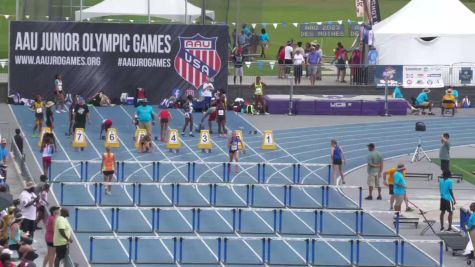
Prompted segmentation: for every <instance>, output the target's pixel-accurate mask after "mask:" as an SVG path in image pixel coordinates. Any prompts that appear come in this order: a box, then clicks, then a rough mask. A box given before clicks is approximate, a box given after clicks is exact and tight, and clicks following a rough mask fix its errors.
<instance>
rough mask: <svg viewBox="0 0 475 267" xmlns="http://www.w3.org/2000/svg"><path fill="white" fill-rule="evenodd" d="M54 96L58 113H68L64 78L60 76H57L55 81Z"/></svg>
mask: <svg viewBox="0 0 475 267" xmlns="http://www.w3.org/2000/svg"><path fill="white" fill-rule="evenodd" d="M54 95H55V100H56V113H60V112H67V109H66V108H65V107H64V103H65V102H66V94H65V93H64V90H63V77H62V76H61V75H59V74H56V76H55V79H54Z"/></svg>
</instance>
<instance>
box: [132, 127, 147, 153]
mask: <svg viewBox="0 0 475 267" xmlns="http://www.w3.org/2000/svg"><path fill="white" fill-rule="evenodd" d="M146 135H147V130H145V129H140V128H137V129H136V130H135V149H137V150H140V140H142V138H143V137H144V136H146Z"/></svg>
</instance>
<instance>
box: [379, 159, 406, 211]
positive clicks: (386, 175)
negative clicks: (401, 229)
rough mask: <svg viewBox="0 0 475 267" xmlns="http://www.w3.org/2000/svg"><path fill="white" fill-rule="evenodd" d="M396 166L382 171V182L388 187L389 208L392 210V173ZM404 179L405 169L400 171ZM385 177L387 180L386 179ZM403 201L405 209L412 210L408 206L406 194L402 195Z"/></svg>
mask: <svg viewBox="0 0 475 267" xmlns="http://www.w3.org/2000/svg"><path fill="white" fill-rule="evenodd" d="M396 171H397V168H396V167H394V168H391V169H389V170H387V171H385V172H384V173H383V184H384V185H386V186H387V187H388V188H389V196H390V198H389V210H394V200H395V198H394V173H396ZM402 175H403V176H404V179H405V178H406V171H403V172H402ZM386 178H387V180H386ZM404 202H405V203H406V211H413V209H412V208H411V207H409V199H408V198H407V194H406V195H404Z"/></svg>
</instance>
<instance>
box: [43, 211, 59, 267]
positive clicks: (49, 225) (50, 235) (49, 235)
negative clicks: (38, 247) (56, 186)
mask: <svg viewBox="0 0 475 267" xmlns="http://www.w3.org/2000/svg"><path fill="white" fill-rule="evenodd" d="M59 210H60V208H59V207H58V206H53V207H51V208H50V209H49V213H50V216H49V217H48V220H47V222H46V229H45V241H46V245H47V247H48V251H47V253H46V255H45V257H44V259H43V267H46V265H48V267H53V265H54V258H55V254H56V250H55V248H54V245H53V242H54V225H55V222H56V219H57V218H58V217H59Z"/></svg>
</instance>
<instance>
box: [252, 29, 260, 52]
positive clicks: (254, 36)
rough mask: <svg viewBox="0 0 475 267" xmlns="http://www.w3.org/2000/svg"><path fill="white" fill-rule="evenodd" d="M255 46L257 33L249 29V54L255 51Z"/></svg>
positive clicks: (256, 44)
mask: <svg viewBox="0 0 475 267" xmlns="http://www.w3.org/2000/svg"><path fill="white" fill-rule="evenodd" d="M257 46H259V35H257V33H256V32H255V30H254V29H251V38H250V50H251V51H250V52H251V54H256V53H257Z"/></svg>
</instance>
